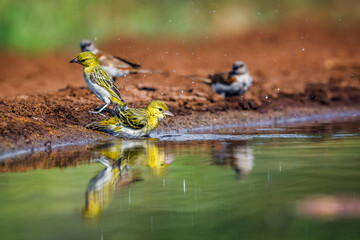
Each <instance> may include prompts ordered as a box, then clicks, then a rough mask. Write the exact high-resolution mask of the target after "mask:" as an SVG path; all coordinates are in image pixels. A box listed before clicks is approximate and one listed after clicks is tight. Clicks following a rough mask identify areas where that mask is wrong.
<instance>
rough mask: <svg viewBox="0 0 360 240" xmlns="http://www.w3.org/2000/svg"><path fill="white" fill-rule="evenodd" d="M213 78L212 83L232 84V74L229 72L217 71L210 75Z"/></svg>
mask: <svg viewBox="0 0 360 240" xmlns="http://www.w3.org/2000/svg"><path fill="white" fill-rule="evenodd" d="M208 77H209V78H210V79H211V82H212V83H223V84H230V83H231V82H230V81H229V80H230V77H231V76H230V75H229V73H215V74H211V75H209V76H208Z"/></svg>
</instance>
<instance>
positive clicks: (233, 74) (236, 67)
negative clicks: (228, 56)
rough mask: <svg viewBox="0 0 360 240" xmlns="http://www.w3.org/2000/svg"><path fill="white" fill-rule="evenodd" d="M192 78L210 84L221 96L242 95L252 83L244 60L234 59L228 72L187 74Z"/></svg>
mask: <svg viewBox="0 0 360 240" xmlns="http://www.w3.org/2000/svg"><path fill="white" fill-rule="evenodd" d="M187 77H188V78H191V79H194V80H200V81H202V82H205V83H207V84H209V85H211V87H212V89H213V90H214V92H216V93H217V94H220V95H221V96H223V97H224V98H225V97H230V96H240V95H243V94H244V93H245V92H246V91H247V90H248V89H249V88H250V87H251V85H252V81H253V79H252V77H251V76H250V74H249V71H248V68H247V66H246V64H245V63H244V62H241V61H236V62H234V64H233V66H232V70H231V71H230V72H227V73H225V72H223V73H215V74H210V75H208V77H207V78H205V77H198V76H187Z"/></svg>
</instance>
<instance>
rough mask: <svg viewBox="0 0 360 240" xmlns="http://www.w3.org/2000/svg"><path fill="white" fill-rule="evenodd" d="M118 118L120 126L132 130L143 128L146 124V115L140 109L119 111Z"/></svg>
mask: <svg viewBox="0 0 360 240" xmlns="http://www.w3.org/2000/svg"><path fill="white" fill-rule="evenodd" d="M118 117H119V118H120V121H121V124H122V125H124V126H126V127H130V128H134V129H140V128H143V127H145V125H146V124H147V122H148V113H147V111H146V110H145V109H142V108H128V109H126V110H123V109H119V112H118Z"/></svg>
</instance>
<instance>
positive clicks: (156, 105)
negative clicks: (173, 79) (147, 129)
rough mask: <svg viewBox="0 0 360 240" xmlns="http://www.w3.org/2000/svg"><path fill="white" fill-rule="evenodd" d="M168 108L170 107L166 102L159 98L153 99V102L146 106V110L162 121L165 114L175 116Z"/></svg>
mask: <svg viewBox="0 0 360 240" xmlns="http://www.w3.org/2000/svg"><path fill="white" fill-rule="evenodd" d="M168 109H169V108H168V107H167V106H166V104H165V103H164V102H162V101H159V100H154V101H151V103H150V104H149V105H148V106H147V107H146V110H147V111H148V112H149V113H150V114H151V115H152V116H154V117H156V118H157V119H158V120H160V121H161V120H162V119H163V118H164V117H165V115H167V116H172V117H173V116H174V114H172V113H171V112H170V111H169V110H168Z"/></svg>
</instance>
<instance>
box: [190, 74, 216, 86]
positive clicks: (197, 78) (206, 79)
mask: <svg viewBox="0 0 360 240" xmlns="http://www.w3.org/2000/svg"><path fill="white" fill-rule="evenodd" d="M184 77H185V78H189V79H192V80H196V81H200V82H203V83H206V84H211V83H212V81H211V79H210V78H207V77H202V76H198V75H186V76H184Z"/></svg>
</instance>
